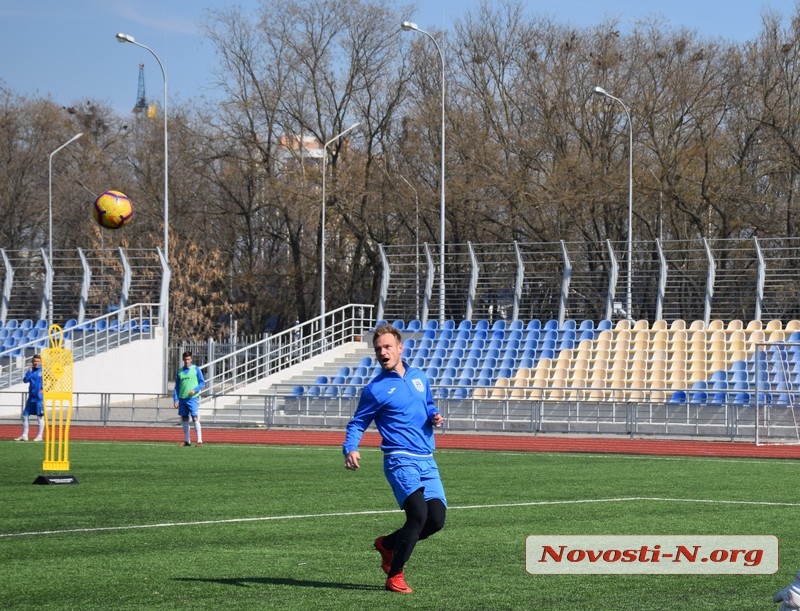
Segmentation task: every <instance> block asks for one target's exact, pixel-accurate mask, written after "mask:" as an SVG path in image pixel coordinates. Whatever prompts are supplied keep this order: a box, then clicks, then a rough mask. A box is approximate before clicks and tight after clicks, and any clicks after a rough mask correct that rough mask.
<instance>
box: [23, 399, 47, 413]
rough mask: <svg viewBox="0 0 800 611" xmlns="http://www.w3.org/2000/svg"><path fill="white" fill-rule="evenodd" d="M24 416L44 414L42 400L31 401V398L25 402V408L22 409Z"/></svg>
mask: <svg viewBox="0 0 800 611" xmlns="http://www.w3.org/2000/svg"><path fill="white" fill-rule="evenodd" d="M22 415H23V416H44V403H42V402H41V401H31V400H30V399H29V400H28V401H27V402H26V403H25V409H23V410H22Z"/></svg>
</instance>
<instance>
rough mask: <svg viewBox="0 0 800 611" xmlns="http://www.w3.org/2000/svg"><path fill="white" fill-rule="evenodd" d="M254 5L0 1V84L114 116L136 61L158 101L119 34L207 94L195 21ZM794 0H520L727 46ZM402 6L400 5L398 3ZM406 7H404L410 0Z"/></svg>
mask: <svg viewBox="0 0 800 611" xmlns="http://www.w3.org/2000/svg"><path fill="white" fill-rule="evenodd" d="M260 1H261V0H237V1H235V2H228V1H227V0H0V57H2V60H0V80H2V81H4V83H5V85H6V86H8V87H9V88H10V89H11V90H12V91H13V92H15V93H17V94H20V95H37V96H42V97H50V98H51V99H53V100H54V101H55V102H57V103H59V104H63V105H70V104H73V103H75V102H80V101H85V100H88V99H92V100H100V101H104V102H107V103H109V104H110V105H111V106H112V108H114V110H116V111H117V112H120V113H124V112H129V111H130V109H132V108H133V105H134V103H135V102H136V92H137V86H138V77H139V63H140V62H141V63H144V64H145V88H146V95H147V99H148V101H150V100H153V101H157V102H159V103H160V102H161V100H162V95H163V80H162V77H161V71H160V69H159V67H158V64H157V63H156V62H155V59H154V58H153V57H152V55H150V54H149V53H148V52H147V51H146V50H144V49H141V48H139V47H136V46H134V45H130V44H120V43H118V42H117V41H116V40H115V38H114V36H115V34H116V33H117V32H124V33H126V34H129V35H131V36H133V37H134V38H135V39H136V40H137V42H140V43H142V44H145V45H147V46H148V47H150V48H152V49H153V51H155V52H156V53H157V54H158V56H159V58H160V59H161V61H162V62H163V63H164V66H165V68H166V72H167V82H168V90H169V99H170V100H169V101H170V104H172V103H175V102H176V101H191V100H194V99H198V98H203V97H213V96H209V91H208V89H207V86H206V83H207V82H208V80H209V71H210V69H211V67H212V66H213V65H214V62H215V58H214V52H213V48H212V46H211V44H210V43H209V42H208V41H206V40H205V38H204V35H203V32H202V29H201V27H200V26H199V24H200V23H201V21H202V19H203V17H204V12H205V9H206V8H208V7H222V6H224V5H226V4H237V5H239V6H241V7H242V9H243V10H244V12H245V13H251V14H252V13H253V11H255V9H256V8H257V7H258V6H259V3H260ZM796 1H797V0H644V1H643V0H603V1H599V0H528V1H527V2H526V10H527V11H528V12H529V13H530V14H539V15H543V16H547V17H550V18H552V19H554V20H555V21H557V22H559V23H563V24H567V25H574V26H577V27H587V26H593V25H596V24H599V23H600V22H602V21H603V20H604V19H605V18H612V19H616V20H618V21H619V22H620V24H621V27H622V28H623V29H625V28H626V27H628V26H630V25H631V24H633V23H634V22H635V21H636V20H638V19H642V18H646V17H652V16H659V17H662V18H663V19H664V20H665V22H666V24H668V25H669V26H673V27H676V28H677V27H680V26H686V27H688V28H690V29H692V30H695V31H697V32H698V33H699V34H700V35H702V36H708V37H713V38H716V37H721V38H725V39H729V40H734V41H738V42H741V41H745V40H748V39H752V38H754V37H755V36H756V35H757V34H758V32H759V31H760V29H761V14H762V11H763V10H764V9H767V8H768V9H772V10H774V11H776V12H778V13H779V14H781V15H782V16H783V17H784V19H788V18H789V17H790V16H791V15H792V14H793V13H794V12H795V10H796ZM401 2H402V3H403V4H407V2H405V1H403V0H401ZM408 3H410V2H408ZM479 3H480V0H417V1H416V4H417V6H419V7H422V8H419V9H417V11H416V12H415V13H414V14H413V17H412V20H413V21H415V22H416V23H417V24H418V25H419V27H421V28H423V29H429V28H439V29H450V28H451V27H452V26H453V24H454V23H455V22H456V21H458V20H459V19H460V18H461V17H462V16H463V15H464V14H465V13H466V12H467V11H469V10H471V9H474V8H475V7H477V6H478V5H479Z"/></svg>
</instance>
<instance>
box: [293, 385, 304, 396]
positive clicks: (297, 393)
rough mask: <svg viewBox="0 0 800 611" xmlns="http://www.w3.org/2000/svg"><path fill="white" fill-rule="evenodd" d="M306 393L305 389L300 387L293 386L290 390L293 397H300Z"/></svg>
mask: <svg viewBox="0 0 800 611" xmlns="http://www.w3.org/2000/svg"><path fill="white" fill-rule="evenodd" d="M305 393H306V389H305V388H303V387H302V386H295V387H293V388H292V396H293V397H302V396H303V395H304V394H305Z"/></svg>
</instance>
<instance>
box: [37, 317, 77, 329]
mask: <svg viewBox="0 0 800 611" xmlns="http://www.w3.org/2000/svg"><path fill="white" fill-rule="evenodd" d="M73 320H74V319H73ZM67 322H69V321H67ZM48 326H49V325H48V324H47V320H45V319H44V318H40V319H39V320H37V321H36V324H35V325H34V327H36V328H37V329H44V330H45V331H47V327H48Z"/></svg>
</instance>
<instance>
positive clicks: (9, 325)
mask: <svg viewBox="0 0 800 611" xmlns="http://www.w3.org/2000/svg"><path fill="white" fill-rule="evenodd" d="M3 327H4V328H5V329H9V330H11V331H13V330H14V329H16V328H17V327H19V321H18V320H17V319H16V318H10V319H9V320H7V321H6V324H5V325H3Z"/></svg>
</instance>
